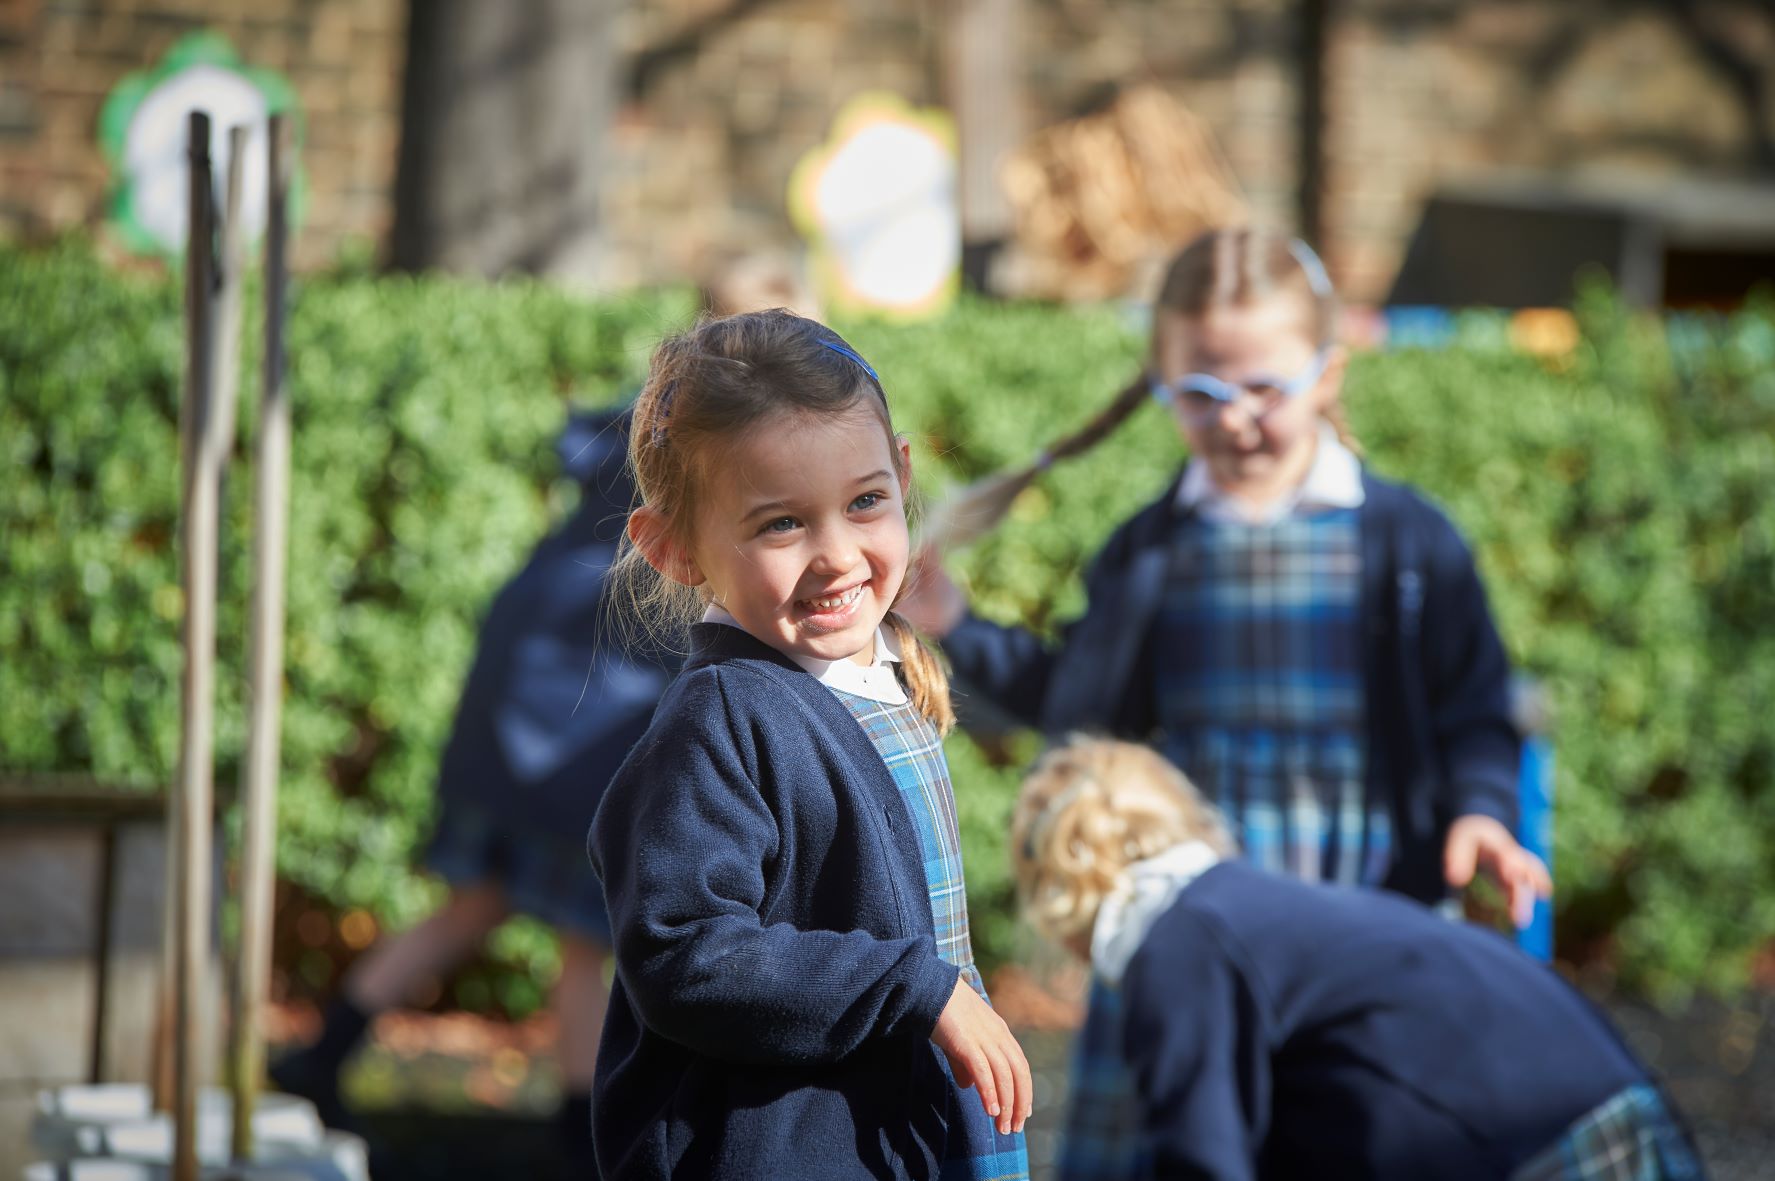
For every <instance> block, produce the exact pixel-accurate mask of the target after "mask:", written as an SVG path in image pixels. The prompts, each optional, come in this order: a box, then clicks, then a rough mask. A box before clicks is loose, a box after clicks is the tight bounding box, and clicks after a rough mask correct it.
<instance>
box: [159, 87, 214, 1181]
mask: <svg viewBox="0 0 1775 1181" xmlns="http://www.w3.org/2000/svg"><path fill="white" fill-rule="evenodd" d="M189 131H190V139H189V149H188V150H189V153H190V165H189V167H190V190H189V196H190V220H189V222H188V228H189V233H188V235H187V238H186V242H185V391H184V394H185V396H184V400H183V403H182V404H181V407H180V416H179V417H180V426H181V437H182V441H183V448H182V450H183V457H184V472H183V484H184V486H183V489H182V495H181V499H182V503H183V509H184V521H183V529H182V530H181V534H182V536H181V538H180V540H181V549H182V551H183V552H182V554H181V559H182V571H181V573H182V580H181V581H182V583H183V589H184V595H185V627H184V633H185V635H184V640H185V670H184V676H183V684H182V691H181V696H180V700H181V714H182V717H183V725H182V728H181V731H180V738H179V776H178V783H177V788H176V791H175V794H174V796H173V799H172V803H173V805H174V816H173V824H172V826H171V827H172V829H173V831H174V833H175V842H174V856H175V858H176V861H177V868H176V874H177V891H176V904H175V906H174V907H173V909H172V916H171V917H172V919H173V922H172V927H173V933H174V936H173V943H174V955H173V973H172V976H173V979H172V994H173V1029H172V1034H173V1037H172V1042H173V1054H172V1059H173V1096H172V1099H173V1103H172V1114H173V1178H174V1181H196V1178H197V1084H198V1073H199V1067H200V1061H199V1059H200V1056H201V1054H202V1045H203V1042H202V1038H201V1036H200V1035H201V1032H202V1028H201V1022H200V1021H199V1013H198V1012H197V1011H196V1002H197V1001H198V999H199V996H198V993H199V989H200V988H201V987H202V983H203V977H204V969H205V967H206V965H207V956H206V955H205V952H206V951H207V950H208V944H209V940H208V938H207V936H208V934H209V912H210V825H211V816H212V815H213V813H214V801H213V783H212V774H213V768H212V766H211V761H210V760H211V751H212V746H213V742H214V717H213V714H214V680H215V656H216V539H217V532H218V515H219V505H218V500H219V493H220V487H219V484H220V481H219V475H220V455H219V452H220V450H221V447H220V440H219V438H218V431H217V427H218V426H219V425H220V424H219V422H218V421H217V416H216V414H215V407H214V405H213V403H212V399H211V392H212V390H211V383H212V379H213V377H214V374H213V373H212V372H211V371H210V366H211V363H212V361H213V360H214V355H213V352H212V346H211V329H212V321H211V311H212V307H211V302H210V301H211V298H212V296H211V283H212V279H213V277H214V274H215V265H214V259H213V258H212V249H211V246H212V238H211V234H212V232H213V222H214V215H215V208H214V197H213V195H212V191H211V183H212V180H211V169H210V119H209V116H208V115H206V114H204V113H203V112H201V111H193V112H192V113H191V119H190V124H189Z"/></svg>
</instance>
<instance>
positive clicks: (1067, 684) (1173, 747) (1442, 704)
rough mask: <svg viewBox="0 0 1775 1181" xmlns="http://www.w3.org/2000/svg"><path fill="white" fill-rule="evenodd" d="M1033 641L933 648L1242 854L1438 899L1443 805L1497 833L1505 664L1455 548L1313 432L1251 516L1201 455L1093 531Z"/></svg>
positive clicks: (974, 641) (1512, 777) (1505, 741)
mask: <svg viewBox="0 0 1775 1181" xmlns="http://www.w3.org/2000/svg"><path fill="white" fill-rule="evenodd" d="M1085 586H1086V592H1087V595H1088V606H1087V608H1086V610H1085V614H1084V615H1083V616H1082V617H1081V618H1080V619H1079V620H1078V621H1077V622H1076V623H1074V624H1072V625H1071V626H1070V627H1069V628H1067V629H1066V631H1065V632H1064V634H1063V636H1062V639H1061V641H1060V643H1059V644H1058V645H1057V646H1054V647H1050V646H1049V645H1048V644H1046V643H1045V642H1043V641H1042V640H1041V639H1040V638H1038V637H1036V636H1034V635H1033V634H1031V633H1029V632H1027V631H1024V630H1022V629H1020V628H1014V627H1005V626H1001V625H998V624H994V623H991V622H989V621H987V620H983V619H981V618H979V617H978V616H974V615H972V614H969V615H968V616H966V617H965V618H964V619H963V621H962V622H961V623H960V624H959V625H958V626H957V627H956V628H955V629H954V630H952V631H951V632H950V634H949V635H947V636H946V637H944V639H943V650H944V652H945V654H946V655H947V656H948V657H949V659H950V661H951V663H952V664H953V666H954V669H955V673H956V679H957V682H958V683H959V684H960V685H961V686H962V688H963V689H964V691H973V692H976V693H979V694H981V695H983V696H984V697H986V698H987V699H989V700H990V701H992V702H994V703H996V704H998V705H1000V706H1001V707H1003V708H1005V709H1006V710H1008V711H1009V712H1010V713H1011V714H1012V715H1013V716H1015V717H1016V718H1018V719H1019V720H1021V721H1022V722H1024V723H1026V724H1030V725H1034V726H1037V727H1039V728H1040V729H1041V730H1043V731H1044V732H1045V733H1047V734H1048V735H1049V736H1051V737H1054V738H1061V737H1064V736H1065V735H1067V734H1069V733H1072V732H1075V731H1084V732H1093V733H1101V734H1108V735H1112V736H1115V737H1120V738H1127V739H1132V740H1134V741H1140V742H1147V743H1151V744H1152V745H1154V746H1155V747H1156V748H1157V749H1159V750H1160V751H1162V752H1163V753H1165V754H1166V755H1167V756H1168V757H1169V758H1171V759H1172V760H1173V761H1174V762H1176V763H1177V764H1178V765H1179V766H1180V767H1181V768H1182V769H1183V770H1184V771H1185V773H1187V774H1188V775H1190V777H1191V778H1192V780H1194V781H1195V782H1196V783H1197V784H1198V785H1199V786H1200V787H1201V789H1202V790H1203V793H1204V795H1206V796H1207V798H1208V799H1209V800H1210V801H1212V802H1214V803H1216V804H1217V805H1219V806H1220V807H1221V808H1222V810H1223V811H1224V812H1225V813H1226V814H1227V816H1228V818H1229V819H1230V820H1231V821H1232V822H1233V823H1234V826H1235V828H1236V829H1237V830H1238V835H1239V836H1240V838H1241V844H1242V845H1243V846H1244V847H1245V849H1246V851H1247V855H1248V856H1249V857H1250V858H1251V859H1252V860H1253V861H1254V862H1256V863H1257V864H1260V865H1263V866H1265V867H1267V868H1271V869H1276V870H1279V871H1282V872H1286V873H1290V874H1293V875H1294V876H1298V877H1303V878H1307V879H1309V880H1330V881H1341V882H1352V883H1361V884H1367V885H1386V886H1388V887H1391V888H1393V889H1395V890H1398V891H1400V892H1402V893H1405V894H1407V895H1410V896H1412V897H1415V898H1419V899H1422V900H1426V901H1431V900H1435V899H1437V898H1439V897H1441V895H1442V894H1443V892H1444V889H1445V887H1444V885H1443V879H1442V872H1441V854H1442V846H1443V842H1444V838H1445V836H1446V833H1447V829H1448V825H1449V824H1450V823H1451V822H1452V821H1453V820H1454V819H1455V818H1456V817H1458V816H1463V815H1469V814H1480V815H1486V816H1491V817H1494V818H1495V819H1497V820H1499V821H1500V822H1502V823H1503V824H1504V825H1505V826H1506V827H1509V828H1512V829H1514V827H1515V824H1516V772H1517V765H1518V761H1519V757H1520V746H1519V739H1518V736H1517V734H1516V731H1515V728H1514V726H1513V725H1512V724H1511V721H1510V715H1509V666H1508V662H1507V660H1506V657H1505V654H1504V649H1503V645H1502V643H1501V642H1500V641H1499V639H1498V635H1497V632H1496V629H1495V628H1494V627H1493V625H1492V621H1491V617H1490V614H1489V613H1488V611H1487V609H1486V604H1485V594H1484V591H1483V589H1482V588H1481V586H1480V584H1479V578H1478V574H1477V572H1476V571H1475V570H1474V567H1473V561H1472V557H1471V555H1470V554H1469V552H1468V550H1467V547H1466V546H1465V544H1464V543H1463V542H1462V541H1461V539H1460V537H1459V535H1458V534H1457V533H1456V532H1455V530H1454V527H1453V526H1452V525H1451V524H1450V523H1449V522H1448V520H1447V519H1446V518H1445V517H1444V516H1443V515H1442V514H1441V513H1440V512H1439V511H1437V510H1436V509H1435V508H1434V507H1432V506H1431V505H1430V504H1429V503H1428V502H1426V501H1425V500H1424V499H1423V498H1422V497H1420V496H1419V495H1418V494H1417V493H1415V492H1413V491H1411V490H1410V489H1408V488H1405V487H1403V486H1401V485H1397V484H1393V483H1390V482H1388V481H1386V480H1382V479H1380V478H1379V477H1377V476H1374V475H1373V474H1372V473H1369V472H1367V471H1365V470H1363V469H1362V468H1361V466H1360V464H1359V463H1358V462H1357V460H1356V458H1355V457H1354V456H1353V455H1352V454H1351V453H1350V452H1349V451H1348V450H1347V449H1346V448H1344V447H1343V446H1342V445H1341V444H1340V443H1338V441H1337V439H1336V437H1335V435H1334V434H1332V433H1331V432H1330V431H1329V430H1327V431H1325V432H1324V433H1322V435H1321V438H1320V440H1319V446H1318V450H1317V452H1316V454H1315V459H1314V463H1313V465H1312V467H1311V469H1310V470H1309V472H1308V475H1307V478H1306V479H1305V480H1304V481H1303V482H1302V484H1301V485H1300V486H1299V487H1298V488H1297V489H1295V490H1294V492H1293V493H1291V495H1290V496H1289V497H1287V498H1285V499H1284V501H1283V502H1282V503H1281V504H1279V505H1277V506H1275V507H1274V508H1273V509H1272V510H1271V511H1270V512H1269V513H1268V514H1267V515H1264V516H1260V517H1255V518H1254V517H1252V516H1250V515H1249V514H1246V513H1244V512H1242V511H1241V510H1240V508H1239V507H1238V506H1237V505H1236V504H1235V503H1234V502H1232V501H1231V500H1230V499H1228V498H1226V497H1224V496H1222V495H1220V494H1219V493H1218V492H1217V490H1216V489H1215V488H1214V486H1213V483H1212V481H1211V480H1210V479H1209V478H1208V474H1207V470H1206V468H1205V467H1204V466H1203V465H1202V464H1201V462H1200V461H1194V462H1192V463H1191V464H1190V465H1189V466H1188V467H1186V468H1185V470H1184V472H1183V473H1182V474H1181V475H1180V477H1179V478H1178V480H1177V481H1176V482H1175V483H1174V484H1173V485H1172V487H1171V488H1169V489H1167V491H1166V493H1165V494H1164V495H1163V496H1162V497H1160V498H1159V499H1158V500H1157V501H1155V502H1154V503H1153V504H1151V505H1149V506H1148V507H1147V508H1146V509H1144V510H1142V511H1141V512H1140V513H1138V514H1137V515H1136V516H1135V517H1133V518H1132V519H1131V520H1130V521H1128V522H1127V523H1126V524H1125V525H1123V526H1122V527H1121V528H1120V529H1118V530H1117V531H1116V532H1115V534H1113V535H1112V536H1111V538H1110V540H1109V541H1108V543H1107V544H1106V545H1105V546H1104V548H1103V550H1102V552H1101V553H1100V554H1099V555H1098V557H1097V558H1096V559H1095V561H1094V562H1093V564H1092V566H1091V569H1090V571H1089V572H1088V573H1087V576H1086V581H1085Z"/></svg>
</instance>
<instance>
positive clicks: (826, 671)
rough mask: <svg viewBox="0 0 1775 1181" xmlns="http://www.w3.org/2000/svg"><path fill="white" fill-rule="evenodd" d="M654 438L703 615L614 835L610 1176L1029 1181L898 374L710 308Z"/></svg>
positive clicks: (653, 480) (665, 392) (647, 507)
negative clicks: (990, 982)
mask: <svg viewBox="0 0 1775 1181" xmlns="http://www.w3.org/2000/svg"><path fill="white" fill-rule="evenodd" d="M630 456H631V462H632V466H633V468H634V471H635V473H636V478H637V484H638V486H639V488H640V493H641V501H642V504H641V506H640V507H639V508H637V509H636V510H635V511H634V513H633V514H632V515H631V516H630V520H629V533H630V536H631V537H632V539H633V541H634V552H633V553H631V554H630V555H629V558H628V561H629V568H630V569H631V570H632V571H634V572H635V573H637V575H639V576H642V579H643V581H642V582H641V584H640V594H639V602H640V605H641V606H642V607H643V609H644V611H645V612H646V618H647V619H649V620H650V621H652V622H655V623H662V622H671V621H675V620H680V619H684V620H686V621H688V620H689V619H696V618H698V617H700V620H701V622H698V623H696V624H695V625H694V626H693V627H692V628H691V632H690V640H691V653H690V656H689V659H688V661H687V663H686V666H685V670H684V672H683V673H682V674H681V675H680V676H679V677H678V679H677V680H676V681H675V682H674V683H673V684H672V686H671V687H670V688H669V689H668V690H667V692H666V695H665V697H664V698H663V699H662V701H661V703H660V706H659V710H658V712H657V713H656V715H655V717H654V720H653V724H652V726H651V727H650V728H649V730H648V731H647V733H646V735H645V736H644V737H643V738H642V739H641V741H640V743H639V744H638V745H637V746H636V748H635V750H634V751H633V752H632V753H631V755H630V757H629V759H628V761H627V762H626V763H625V764H624V766H623V768H622V769H621V770H620V771H619V772H618V773H617V775H616V778H615V780H614V781H613V782H612V783H611V785H610V789H609V791H608V793H607V794H606V795H605V797H604V801H603V803H602V805H601V806H600V808H599V810H598V814H597V817H596V819H595V821H594V822H593V825H592V832H591V838H590V846H591V855H592V861H593V864H594V866H595V867H596V869H597V872H598V875H599V877H600V878H601V879H602V880H603V883H604V890H605V895H606V899H607V901H608V904H609V908H610V917H611V923H612V927H613V930H614V932H615V947H616V964H617V972H616V977H617V983H616V987H615V989H614V990H613V992H612V995H611V1000H610V1010H609V1018H608V1021H607V1023H606V1025H605V1031H604V1042H603V1046H602V1048H601V1051H600V1053H599V1057H598V1070H597V1080H596V1083H595V1086H594V1101H595V1102H594V1121H593V1140H594V1144H595V1148H596V1152H597V1158H598V1165H599V1168H600V1170H601V1173H602V1175H603V1176H604V1177H605V1178H607V1179H609V1181H619V1179H622V1178H653V1177H666V1176H672V1177H722V1178H739V1177H815V1176H819V1177H853V1176H870V1177H937V1176H942V1177H975V1178H1019V1177H1024V1176H1026V1174H1027V1172H1028V1166H1027V1162H1026V1157H1025V1152H1024V1147H1023V1139H1022V1134H1021V1129H1022V1127H1023V1122H1024V1120H1025V1119H1026V1118H1027V1116H1028V1114H1029V1110H1030V1105H1031V1090H1030V1075H1029V1067H1028V1064H1027V1062H1026V1061H1025V1059H1024V1056H1023V1053H1022V1051H1021V1050H1020V1049H1019V1048H1018V1046H1017V1043H1016V1041H1015V1039H1014V1038H1013V1037H1012V1036H1011V1033H1010V1031H1009V1029H1008V1028H1007V1027H1006V1025H1005V1023H1004V1022H1003V1021H1002V1020H1001V1019H1000V1018H999V1017H998V1016H997V1014H995V1013H994V1012H993V1011H992V1009H991V1007H990V1006H989V1005H988V1004H987V1001H986V993H985V989H984V988H983V987H982V985H981V981H980V974H979V972H978V970H976V968H975V966H974V959H973V950H972V946H971V944H970V941H969V936H968V917H967V907H966V896H965V890H964V886H963V882H962V871H961V855H960V841H959V837H958V835H957V829H956V821H955V800H954V797H953V794H952V791H951V786H950V781H949V773H948V768H947V766H946V764H945V762H944V758H943V748H942V738H943V734H944V732H945V731H946V730H947V729H948V728H949V726H950V724H951V714H950V710H949V696H948V686H947V683H946V682H945V680H944V676H943V673H942V671H941V669H940V668H939V666H938V665H937V662H936V660H935V658H934V657H933V656H932V655H931V654H930V653H929V652H927V651H926V650H925V649H924V648H923V647H922V646H921V645H920V643H919V641H918V639H917V638H916V637H915V636H914V634H913V633H912V631H911V629H910V627H909V626H908V625H907V624H906V623H904V622H903V621H902V620H901V619H899V617H897V616H896V615H894V614H893V613H892V612H891V610H890V608H891V607H892V605H893V603H894V601H895V600H896V598H898V596H899V594H900V591H901V588H902V586H903V585H904V583H905V579H906V570H907V565H908V561H909V554H908V550H909V540H908V534H907V525H906V494H907V490H908V487H909V484H910V479H911V471H910V467H909V459H908V448H907V444H906V442H905V441H904V440H903V439H902V438H900V437H899V436H897V435H896V434H895V433H894V429H893V425H892V422H891V420H890V418H889V415H888V407H887V400H886V395H885V394H884V392H883V390H882V386H881V382H880V381H879V380H878V378H877V376H876V374H875V371H874V370H873V369H871V368H870V367H869V365H868V363H867V362H865V361H864V360H863V359H862V358H861V357H860V356H858V355H857V353H856V352H855V351H853V350H852V349H851V348H850V346H849V345H847V344H846V343H845V342H844V341H843V340H841V339H840V338H839V337H838V335H837V334H836V333H834V332H832V331H831V330H830V329H828V328H825V327H823V326H822V325H820V324H818V323H816V322H814V321H812V320H806V319H802V318H801V317H799V316H796V315H794V314H792V313H789V312H786V311H781V310H777V311H770V312H761V313H753V314H747V315H739V316H732V317H729V318H727V319H722V320H715V321H712V322H708V323H705V324H703V325H701V326H699V327H697V328H696V329H694V330H692V331H690V332H688V333H686V334H684V335H682V336H679V337H676V338H674V339H671V340H668V341H667V342H666V343H665V344H663V345H661V346H660V348H659V351H658V352H657V353H656V354H655V356H654V359H653V365H652V370H651V372H650V374H649V376H648V380H647V385H646V387H645V388H644V389H643V391H642V393H641V397H640V400H639V402H638V403H637V405H636V408H635V426H634V434H633V437H632V440H631V444H630ZM967 1087H972V1088H974V1089H975V1090H976V1091H977V1092H978V1094H977V1095H967V1094H965V1093H964V1090H963V1089H964V1088H967Z"/></svg>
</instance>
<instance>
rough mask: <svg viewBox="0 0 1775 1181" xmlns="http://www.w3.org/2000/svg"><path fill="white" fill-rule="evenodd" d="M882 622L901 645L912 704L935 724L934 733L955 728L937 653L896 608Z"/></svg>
mask: <svg viewBox="0 0 1775 1181" xmlns="http://www.w3.org/2000/svg"><path fill="white" fill-rule="evenodd" d="M882 623H883V624H885V625H886V627H887V629H888V630H889V631H891V632H893V633H894V641H895V642H896V643H897V644H899V646H900V670H901V672H902V673H903V674H904V675H905V678H906V695H907V696H908V697H910V698H911V699H912V707H913V708H914V709H916V710H917V711H918V712H919V713H921V714H923V715H924V716H925V720H926V721H928V722H930V723H931V725H933V726H935V727H937V733H939V734H943V735H947V734H948V733H949V732H950V731H951V730H953V729H955V710H954V709H953V708H952V707H951V706H950V704H949V674H947V673H945V672H944V671H943V665H942V663H941V662H940V661H938V659H937V654H936V653H935V652H933V651H931V649H930V648H928V647H927V646H926V645H925V642H924V641H923V640H922V639H920V638H919V635H918V633H917V632H916V631H914V630H913V628H912V625H911V624H910V623H907V622H906V620H905V619H904V618H902V617H901V616H900V614H899V613H898V612H895V611H889V612H888V613H887V617H886V618H884V619H883V620H882Z"/></svg>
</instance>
